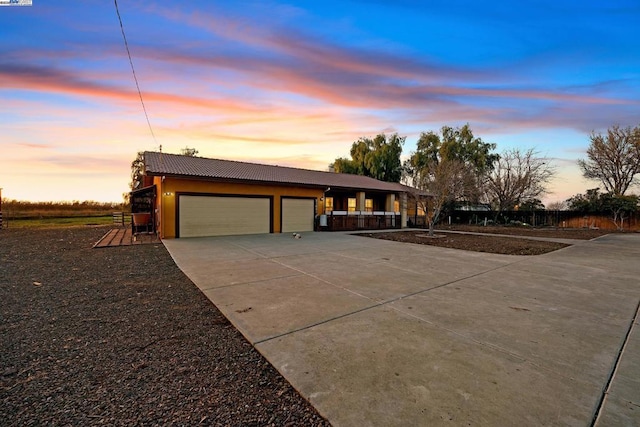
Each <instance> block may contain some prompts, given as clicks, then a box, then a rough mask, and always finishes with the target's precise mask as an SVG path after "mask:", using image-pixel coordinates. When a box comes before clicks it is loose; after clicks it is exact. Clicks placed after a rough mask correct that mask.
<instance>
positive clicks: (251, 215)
mask: <svg viewBox="0 0 640 427" xmlns="http://www.w3.org/2000/svg"><path fill="white" fill-rule="evenodd" d="M270 212H271V199H269V198H266V197H217V196H187V195H181V196H180V208H179V222H178V227H179V229H178V230H179V236H180V237H198V236H228V235H234V234H260V233H269V232H270V228H271V227H270V224H271V215H270Z"/></svg>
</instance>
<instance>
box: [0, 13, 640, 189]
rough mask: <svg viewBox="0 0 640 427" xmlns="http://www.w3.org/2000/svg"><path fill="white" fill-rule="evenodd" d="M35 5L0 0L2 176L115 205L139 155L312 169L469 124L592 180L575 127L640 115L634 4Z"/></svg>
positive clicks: (572, 176) (630, 121)
mask: <svg viewBox="0 0 640 427" xmlns="http://www.w3.org/2000/svg"><path fill="white" fill-rule="evenodd" d="M118 6H119V9H120V14H121V16H122V20H123V23H124V27H125V31H126V35H127V39H128V42H129V47H130V50H131V54H132V57H133V61H134V65H135V68H136V74H137V76H138V80H139V83H140V88H141V90H142V94H143V98H144V101H145V105H146V108H147V111H148V114H149V119H150V122H151V125H152V127H153V130H154V133H155V139H154V138H153V137H152V136H151V133H150V131H149V127H148V125H147V122H146V119H145V117H144V114H143V111H142V107H141V105H140V100H139V97H138V94H137V92H136V87H135V82H134V80H133V77H132V74H131V69H130V65H129V60H128V58H127V56H126V50H125V48H124V43H123V40H122V34H121V32H120V24H119V22H118V18H117V14H116V10H115V6H114V4H113V2H109V1H107V2H105V1H82V2H53V1H34V2H33V6H30V7H2V8H0V36H1V37H0V40H2V44H1V45H0V99H1V101H2V102H1V103H0V129H2V132H1V134H0V187H2V188H3V196H4V197H6V198H11V199H21V200H86V199H91V200H99V201H119V200H121V195H122V193H123V192H126V191H127V190H128V187H127V184H128V181H129V167H130V163H131V161H132V160H133V158H134V157H135V155H136V152H137V151H141V150H157V149H158V148H159V146H160V145H162V149H163V151H165V152H178V151H179V150H180V149H181V148H183V147H185V146H189V147H193V148H196V149H197V150H199V152H200V155H201V156H206V157H215V158H224V159H235V160H245V161H254V162H262V163H269V164H279V165H287V166H296V167H303V168H310V169H320V170H324V169H326V167H327V165H328V164H329V163H330V162H331V161H332V160H333V159H335V158H336V157H339V156H347V155H348V153H349V149H350V146H351V144H352V143H353V142H354V141H355V140H356V139H358V138H359V137H361V136H374V135H376V134H377V133H380V132H398V133H399V134H400V135H402V136H406V137H407V140H406V143H405V146H404V151H403V155H404V156H409V155H410V153H411V151H413V150H414V149H415V142H416V140H417V138H418V136H419V134H420V132H422V131H429V130H434V131H437V130H439V129H440V128H441V127H442V126H443V125H449V126H459V125H463V124H465V123H469V124H470V125H471V128H472V129H473V131H474V133H475V134H476V136H480V137H481V138H482V139H483V140H485V141H488V142H495V143H496V144H497V145H498V151H502V150H505V149H509V148H512V147H520V148H522V149H529V148H535V149H536V150H538V151H539V152H540V153H541V155H545V156H548V157H550V158H552V159H553V163H554V164H555V166H556V167H557V169H558V175H557V178H556V179H555V180H554V182H553V183H552V185H551V188H550V190H551V191H552V193H551V194H549V195H548V196H546V197H545V198H544V200H545V201H546V202H551V201H556V200H564V199H566V198H568V197H570V196H572V195H574V194H576V193H579V192H584V191H585V190H586V189H587V188H593V187H596V186H597V183H595V182H588V181H585V180H584V179H583V178H582V177H581V176H580V172H579V170H578V168H577V166H576V164H575V161H576V160H577V159H579V158H582V157H584V152H585V150H586V148H587V146H588V143H589V133H590V132H591V131H596V132H602V131H605V130H606V129H607V127H609V126H611V125H613V124H620V125H622V126H636V125H640V55H638V54H637V52H640V29H639V27H640V26H638V25H637V22H640V3H638V2H637V1H616V2H611V4H609V3H604V2H595V1H585V2H580V3H575V2H573V1H563V0H560V1H529V2H507V1H498V2H492V3H488V2H475V1H446V2H444V1H429V2H418V1H408V0H404V1H396V2H386V1H340V2H317V1H299V2H281V1H257V2H251V1H242V2H235V1H234V2H231V1H228V2H214V1H185V2H177V1H162V2H160V1H128V0H120V1H119V2H118Z"/></svg>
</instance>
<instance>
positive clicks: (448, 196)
mask: <svg viewBox="0 0 640 427" xmlns="http://www.w3.org/2000/svg"><path fill="white" fill-rule="evenodd" d="M413 185H414V187H415V188H414V190H413V191H410V193H411V196H412V197H413V198H414V199H415V201H416V205H417V206H418V207H420V208H421V209H422V210H423V211H424V212H425V215H426V219H427V223H428V224H429V235H430V236H433V234H434V233H433V228H434V225H435V224H436V222H438V219H439V218H440V213H441V212H442V208H443V207H444V206H445V205H446V204H447V203H449V202H453V201H455V200H458V199H462V198H466V199H472V198H474V194H473V193H474V190H475V189H476V188H477V187H476V185H475V176H474V173H473V170H472V169H471V168H469V167H468V165H466V164H465V163H464V162H462V161H460V160H457V159H453V160H450V159H443V160H440V161H436V160H432V161H429V162H427V163H426V164H425V165H424V167H423V168H421V169H420V170H418V171H415V174H414V176H413Z"/></svg>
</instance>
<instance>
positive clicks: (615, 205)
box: [567, 188, 640, 229]
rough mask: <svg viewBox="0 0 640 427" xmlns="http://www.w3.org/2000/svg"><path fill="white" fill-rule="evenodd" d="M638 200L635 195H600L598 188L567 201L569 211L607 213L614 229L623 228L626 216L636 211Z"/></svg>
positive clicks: (639, 199)
mask: <svg viewBox="0 0 640 427" xmlns="http://www.w3.org/2000/svg"><path fill="white" fill-rule="evenodd" d="M639 201H640V198H639V197H638V196H635V195H628V196H621V195H616V194H613V193H600V190H599V189H598V188H592V189H590V190H587V192H586V193H585V194H576V195H575V196H573V197H571V198H570V199H568V200H567V205H568V206H569V209H571V210H575V211H578V212H584V213H601V212H608V213H609V214H610V215H611V221H612V222H613V223H614V224H615V226H616V228H618V229H622V228H623V227H624V220H625V219H626V218H627V216H628V214H630V213H632V212H636V211H637V210H638V202H639Z"/></svg>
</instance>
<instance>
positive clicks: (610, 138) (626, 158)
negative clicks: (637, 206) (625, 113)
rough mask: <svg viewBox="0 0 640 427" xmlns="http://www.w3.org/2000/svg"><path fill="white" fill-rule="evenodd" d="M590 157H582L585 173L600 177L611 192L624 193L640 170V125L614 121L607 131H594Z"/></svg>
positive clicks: (590, 176)
mask: <svg viewBox="0 0 640 427" xmlns="http://www.w3.org/2000/svg"><path fill="white" fill-rule="evenodd" d="M589 139H590V140H591V143H590V145H589V148H588V149H587V159H586V160H578V165H579V166H580V169H582V175H583V176H584V177H585V178H587V179H592V180H596V181H600V182H601V183H602V185H604V188H605V190H606V191H607V192H608V193H612V194H614V195H616V196H622V195H624V193H625V192H626V191H627V189H629V187H630V186H631V185H632V184H634V177H635V175H637V174H638V173H640V127H635V128H633V129H632V128H631V127H626V128H621V127H620V126H619V125H614V126H612V127H610V128H609V129H608V130H607V134H606V135H602V134H600V133H595V132H592V133H591V136H590V137H589Z"/></svg>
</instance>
